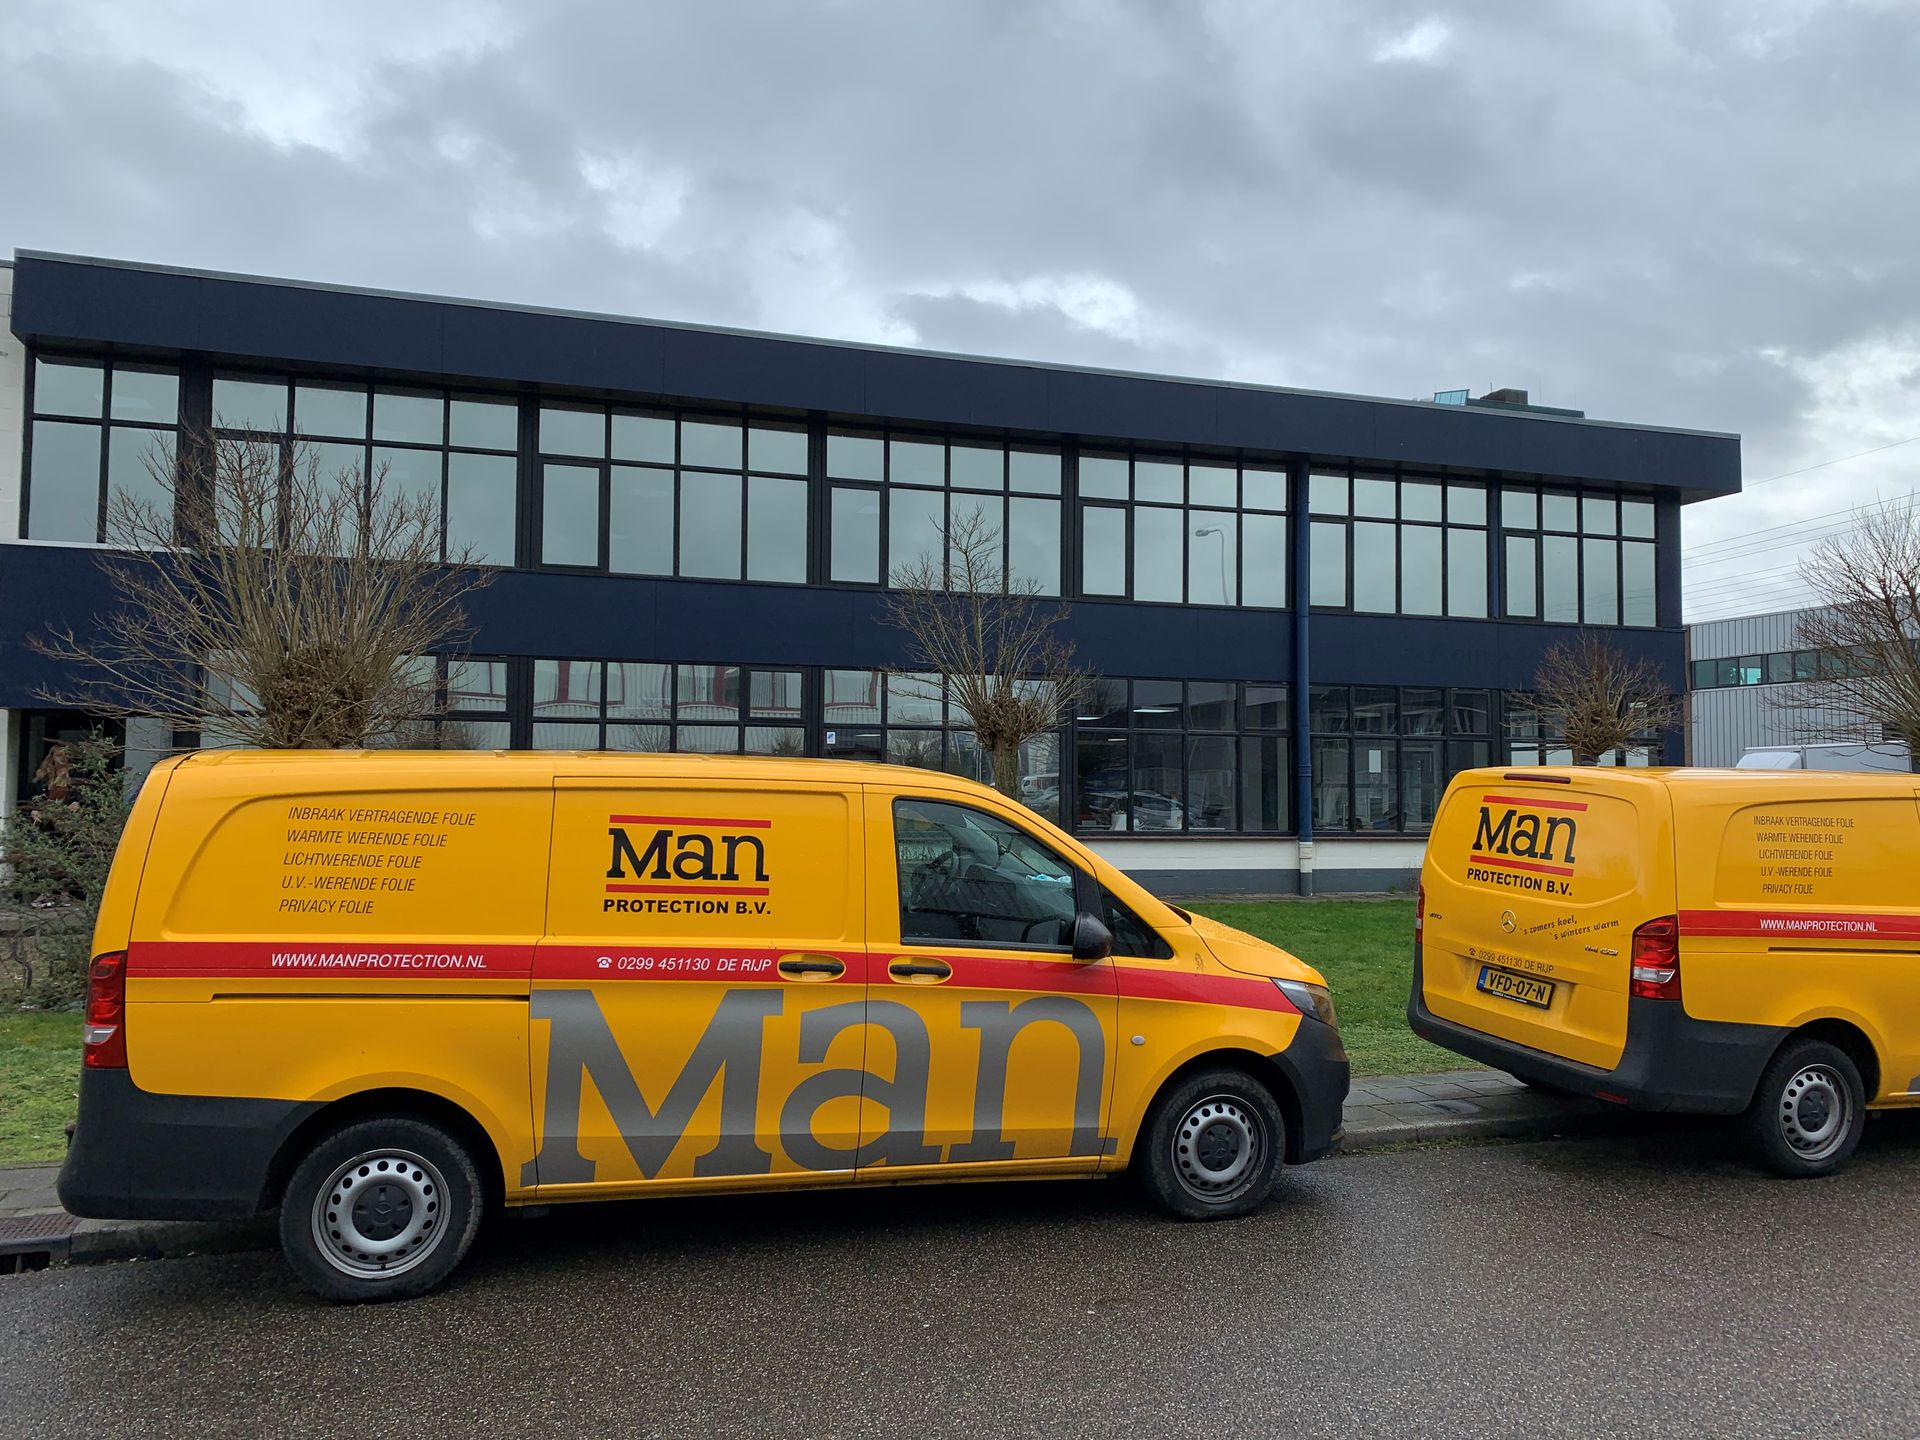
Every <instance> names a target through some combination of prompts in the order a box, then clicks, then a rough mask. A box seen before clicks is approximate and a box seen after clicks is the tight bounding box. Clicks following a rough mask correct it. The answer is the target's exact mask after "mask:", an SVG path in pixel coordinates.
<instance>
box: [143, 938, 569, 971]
mask: <svg viewBox="0 0 1920 1440" xmlns="http://www.w3.org/2000/svg"><path fill="white" fill-rule="evenodd" d="M127 973H128V974H129V975H164V976H169V977H175V978H180V979H188V978H193V977H199V978H202V979H224V978H228V977H236V978H248V977H264V976H269V975H271V976H278V977H280V978H282V979H288V980H292V979H300V978H302V977H307V978H314V979H329V980H334V979H340V978H342V977H349V978H355V979H361V978H364V979H369V980H423V979H435V980H464V979H475V978H486V979H492V978H496V977H499V976H509V977H516V978H518V977H524V976H527V975H530V974H532V973H533V947H532V946H531V945H495V944H489V943H487V942H484V941H482V942H479V943H476V944H473V945H422V944H418V943H415V942H412V941H406V940H400V941H394V940H358V941H345V942H342V941H312V940H285V941H272V940H136V941H134V942H133V943H132V944H131V945H129V946H128V947H127Z"/></svg>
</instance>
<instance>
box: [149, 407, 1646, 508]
mask: <svg viewBox="0 0 1920 1440" xmlns="http://www.w3.org/2000/svg"><path fill="white" fill-rule="evenodd" d="M116 383H117V382H116ZM1620 533H1621V534H1622V535H1628V536H1632V537H1633V538H1635V539H1638V540H1651V539H1653V502H1652V501H1650V500H1622V501H1621V502H1620Z"/></svg>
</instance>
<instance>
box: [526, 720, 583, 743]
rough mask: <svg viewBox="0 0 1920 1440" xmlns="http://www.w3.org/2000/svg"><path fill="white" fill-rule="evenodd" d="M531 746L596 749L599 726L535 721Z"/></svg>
mask: <svg viewBox="0 0 1920 1440" xmlns="http://www.w3.org/2000/svg"><path fill="white" fill-rule="evenodd" d="M533 748H534V749H536V750H598V749H599V748H600V727H599V726H598V725H587V724H581V723H579V722H563V723H560V724H555V723H552V722H542V721H535V722H534V726H533Z"/></svg>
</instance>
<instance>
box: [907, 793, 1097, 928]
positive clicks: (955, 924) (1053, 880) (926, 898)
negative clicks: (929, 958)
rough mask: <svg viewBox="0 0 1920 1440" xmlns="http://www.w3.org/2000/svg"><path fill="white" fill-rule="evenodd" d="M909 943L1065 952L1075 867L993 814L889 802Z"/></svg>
mask: <svg viewBox="0 0 1920 1440" xmlns="http://www.w3.org/2000/svg"><path fill="white" fill-rule="evenodd" d="M893 827H894V846H895V854H896V860H897V864H898V873H899V886H900V938H901V941H902V942H903V943H906V944H923V945H953V944H961V945H1007V946H1017V947H1019V948H1022V949H1035V950H1045V949H1054V950H1058V949H1066V948H1069V947H1071V945H1072V943H1073V922H1074V917H1075V915H1076V913H1077V910H1078V907H1077V906H1076V905H1075V903H1074V871H1073V867H1072V866H1070V865H1068V864H1067V863H1066V862H1065V861H1063V860H1062V859H1060V857H1059V856H1057V855H1055V854H1054V853H1053V852H1052V851H1051V850H1049V849H1047V848H1046V847H1045V846H1044V845H1042V844H1040V842H1039V841H1037V840H1035V839H1034V838H1033V837H1032V836H1030V835H1028V834H1027V833H1026V832H1025V831H1023V830H1020V829H1018V828H1017V827H1015V826H1013V825H1009V824H1008V823H1007V822H1006V821H1004V820H1002V819H1000V818H999V817H998V816H995V815H989V814H987V813H985V812H984V811H980V810H974V809H972V808H970V807H967V806H963V805H949V804H945V803H943V802H941V801H937V800H917V799H899V800H895V801H894V802H893Z"/></svg>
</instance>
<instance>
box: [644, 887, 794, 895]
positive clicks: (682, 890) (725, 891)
mask: <svg viewBox="0 0 1920 1440" xmlns="http://www.w3.org/2000/svg"><path fill="white" fill-rule="evenodd" d="M772 893H773V891H772V889H771V888H770V887H769V886H766V885H609V886H607V894H609V895H771V894H772Z"/></svg>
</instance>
